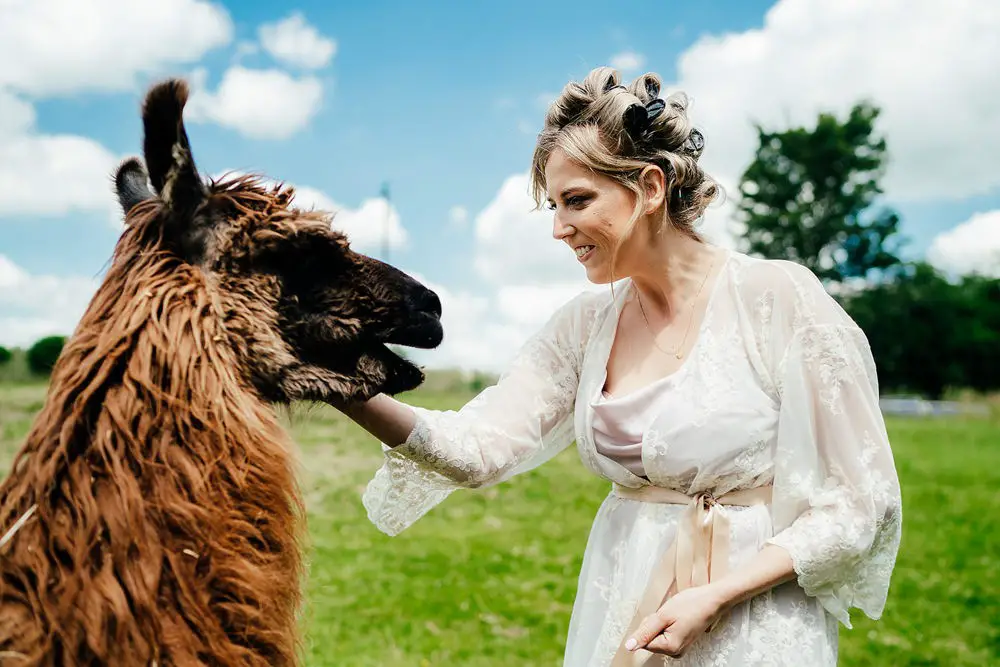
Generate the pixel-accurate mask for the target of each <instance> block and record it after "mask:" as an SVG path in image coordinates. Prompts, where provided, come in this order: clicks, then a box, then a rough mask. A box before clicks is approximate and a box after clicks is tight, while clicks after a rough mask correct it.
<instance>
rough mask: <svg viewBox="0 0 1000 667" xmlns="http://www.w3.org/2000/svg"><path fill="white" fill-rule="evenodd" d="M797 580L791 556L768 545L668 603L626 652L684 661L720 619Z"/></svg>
mask: <svg viewBox="0 0 1000 667" xmlns="http://www.w3.org/2000/svg"><path fill="white" fill-rule="evenodd" d="M793 579H795V570H794V568H793V567H792V558H791V556H790V555H789V553H788V552H787V551H785V550H784V549H783V548H781V547H779V546H775V545H767V546H765V547H764V548H763V549H761V550H760V551H759V552H757V554H756V555H755V556H754V557H753V558H752V559H750V561H749V562H747V563H746V564H745V565H743V566H742V567H740V568H739V569H738V570H736V571H734V572H730V573H729V574H727V575H726V576H725V577H723V578H721V579H719V580H717V581H713V582H711V583H709V584H707V585H705V586H697V587H695V588H688V589H686V590H684V591H681V592H680V593H678V594H677V595H675V596H673V597H672V598H670V599H669V600H667V601H666V602H665V603H663V606H662V607H660V608H659V610H657V612H656V613H655V614H652V615H650V616H647V617H646V618H645V619H643V621H642V623H641V624H640V625H639V629H638V630H636V631H635V633H633V634H632V637H631V639H630V641H629V643H628V644H626V648H628V649H629V650H636V649H639V648H645V649H646V650H647V651H651V652H653V653H662V654H663V655H668V656H670V657H673V658H677V657H680V656H681V655H683V654H684V652H685V651H686V650H687V647H688V646H690V645H691V644H692V643H693V642H694V640H695V639H697V638H698V637H700V636H701V635H702V634H703V633H704V632H705V630H706V629H707V628H708V627H709V626H710V625H711V624H712V623H713V622H714V621H715V619H717V618H718V617H719V616H721V615H722V614H724V613H725V612H727V611H728V610H730V609H731V608H733V607H734V606H736V605H737V604H739V603H740V602H743V601H744V600H749V599H750V598H752V597H754V596H755V595H759V594H760V593H763V592H765V591H767V590H770V589H771V588H774V587H775V586H777V585H779V584H783V583H785V582H786V581H791V580H793Z"/></svg>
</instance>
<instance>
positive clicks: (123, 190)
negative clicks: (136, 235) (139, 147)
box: [115, 157, 155, 216]
mask: <svg viewBox="0 0 1000 667" xmlns="http://www.w3.org/2000/svg"><path fill="white" fill-rule="evenodd" d="M148 178H149V177H148V176H147V174H146V168H145V167H143V166H142V162H140V161H139V158H134V157H130V158H128V159H127V160H125V161H124V162H122V163H121V164H120V165H119V166H118V169H117V171H115V194H116V195H117V196H118V203H119V204H120V205H121V207H122V213H124V214H125V215H126V216H127V215H128V212H129V211H131V210H132V207H134V206H135V205H136V204H138V203H139V202H143V201H146V200H147V199H152V198H153V197H154V196H155V195H154V194H153V193H152V192H150V191H149V186H148V185H146V181H147V180H148Z"/></svg>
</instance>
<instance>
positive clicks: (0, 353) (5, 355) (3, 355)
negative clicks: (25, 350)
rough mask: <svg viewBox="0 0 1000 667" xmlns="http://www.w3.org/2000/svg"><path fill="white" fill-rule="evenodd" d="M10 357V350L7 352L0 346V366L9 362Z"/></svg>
mask: <svg viewBox="0 0 1000 667" xmlns="http://www.w3.org/2000/svg"><path fill="white" fill-rule="evenodd" d="M12 356H13V355H12V354H11V352H10V350H8V349H7V348H5V347H4V346H2V345H0V366H2V365H4V364H6V363H7V362H8V361H10V358H11V357H12Z"/></svg>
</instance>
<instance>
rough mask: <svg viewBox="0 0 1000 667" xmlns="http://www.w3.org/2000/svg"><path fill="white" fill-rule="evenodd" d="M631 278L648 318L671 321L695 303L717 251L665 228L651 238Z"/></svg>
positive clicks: (712, 268) (636, 261) (642, 251)
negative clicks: (672, 317) (692, 302)
mask: <svg viewBox="0 0 1000 667" xmlns="http://www.w3.org/2000/svg"><path fill="white" fill-rule="evenodd" d="M642 246H643V249H642V250H641V251H640V252H639V253H638V254H637V255H636V256H635V261H634V263H633V267H631V268H632V271H631V272H630V273H631V275H630V277H631V278H632V282H633V283H634V284H635V286H636V289H637V290H638V292H639V298H640V299H642V305H643V309H644V311H645V312H646V314H647V315H648V316H650V317H656V318H657V319H659V318H661V317H670V316H672V315H673V314H674V313H676V312H677V311H678V310H680V309H681V308H682V307H683V306H684V305H685V304H687V303H688V302H689V301H690V300H692V299H694V298H695V297H696V296H697V294H698V293H699V292H700V291H701V290H702V288H703V286H704V285H705V283H706V282H707V279H708V277H709V274H710V273H711V272H712V271H713V270H714V267H715V264H717V263H718V254H719V249H718V248H716V247H715V246H712V245H710V244H708V243H705V242H702V241H699V240H697V239H695V238H692V237H691V236H689V235H687V234H684V233H682V232H679V231H677V230H675V229H673V228H668V229H666V230H664V231H663V232H662V233H660V234H656V235H651V236H650V237H649V238H648V239H646V242H645V243H643V244H642Z"/></svg>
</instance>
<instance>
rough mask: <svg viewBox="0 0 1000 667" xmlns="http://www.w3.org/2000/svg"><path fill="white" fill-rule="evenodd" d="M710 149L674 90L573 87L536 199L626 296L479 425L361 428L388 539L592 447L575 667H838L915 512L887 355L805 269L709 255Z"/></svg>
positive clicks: (389, 411) (371, 416) (548, 335)
mask: <svg viewBox="0 0 1000 667" xmlns="http://www.w3.org/2000/svg"><path fill="white" fill-rule="evenodd" d="M703 146H704V140H703V137H702V135H701V134H700V133H699V132H698V131H697V130H694V129H693V128H692V127H691V124H690V122H689V121H688V119H687V116H686V105H685V102H684V98H683V97H682V96H679V95H678V96H670V97H668V98H666V99H661V98H660V80H659V78H658V77H657V76H656V75H654V74H647V75H644V76H642V77H640V78H639V79H637V80H636V81H634V82H632V83H631V85H629V86H623V85H622V84H621V83H620V79H619V75H618V73H617V72H616V71H614V70H612V69H609V68H599V69H597V70H594V71H593V72H591V74H590V75H589V76H588V77H587V78H586V79H585V80H584V81H582V82H571V83H569V84H567V86H566V88H565V89H564V90H563V92H562V95H561V96H560V97H559V99H557V100H556V101H555V102H554V103H553V105H552V107H551V108H550V110H549V112H548V114H547V116H546V122H545V128H544V129H543V131H542V133H541V135H540V136H539V140H538V146H537V149H536V151H535V156H534V160H533V169H532V178H533V183H534V191H535V196H536V200H537V203H538V204H539V206H541V204H542V201H543V200H545V201H547V202H548V204H549V207H550V208H551V209H552V210H553V211H554V221H553V235H554V236H555V238H556V239H557V240H559V241H562V242H564V243H566V244H567V245H568V246H569V247H570V248H572V250H573V252H575V253H576V255H577V257H578V258H579V260H580V262H581V263H582V265H583V267H584V269H585V270H586V273H587V277H588V278H589V279H590V280H591V281H592V282H594V283H598V284H612V283H613V281H615V280H618V279H623V280H622V281H621V283H620V288H616V289H614V290H613V291H610V294H592V293H585V294H582V295H580V296H578V297H577V298H575V299H573V300H572V301H570V302H569V303H567V304H566V305H565V306H563V307H562V308H560V309H558V310H557V311H556V312H555V313H554V314H553V315H552V317H551V318H550V320H549V321H548V323H547V324H546V325H545V326H544V327H543V328H542V329H541V330H540V331H539V332H538V333H537V334H536V335H535V336H533V337H532V338H531V339H530V340H529V341H528V342H527V344H526V345H525V346H524V347H523V349H522V350H521V352H520V354H519V355H518V356H517V358H516V359H515V361H514V362H513V364H512V365H511V366H510V367H509V368H508V369H507V372H506V373H505V374H504V375H503V376H502V377H501V378H500V380H499V381H498V382H497V383H496V384H495V385H494V386H491V387H489V388H487V389H485V390H484V391H483V392H482V393H481V394H480V395H479V396H477V397H476V398H475V399H473V400H472V401H470V402H469V403H467V404H466V405H465V406H463V407H462V408H461V409H460V410H457V411H434V410H427V409H422V408H415V407H410V406H407V405H405V404H403V403H400V402H398V401H396V400H395V399H392V398H388V397H386V396H377V397H375V398H373V399H371V400H369V401H367V402H359V403H356V404H354V405H350V406H348V407H347V408H346V410H347V412H348V414H350V415H351V416H353V417H354V418H355V419H356V420H357V421H359V422H360V423H361V424H362V425H363V426H365V427H366V428H367V429H368V430H369V431H371V432H372V433H373V434H375V435H376V436H377V437H378V438H379V439H380V440H381V441H382V442H383V443H384V445H385V461H384V464H383V466H382V467H381V469H379V470H378V472H377V473H376V474H375V478H374V479H373V480H372V482H371V484H370V485H369V487H368V489H367V490H366V492H365V497H364V502H365V505H366V507H367V509H368V515H369V517H370V519H371V520H372V521H373V522H374V523H375V524H376V525H377V526H378V527H379V528H380V529H381V530H383V531H385V532H386V533H388V534H390V535H395V534H398V533H399V532H401V531H403V530H405V529H406V528H407V527H408V526H409V525H411V524H412V523H413V522H414V521H416V520H418V519H419V518H420V517H421V516H423V515H424V514H425V513H426V512H428V511H430V510H431V509H432V508H433V507H434V506H435V505H437V504H438V503H440V502H442V501H443V500H444V499H445V498H447V497H448V495H449V494H450V493H452V492H453V491H454V490H456V489H459V488H463V487H465V488H473V487H482V486H487V485H495V484H499V483H502V482H504V481H505V480H508V479H510V478H511V477H512V476H514V475H517V474H520V473H523V472H526V471H528V470H531V469H533V468H535V467H537V466H539V465H542V464H543V463H544V462H546V461H548V460H549V459H551V458H552V457H553V456H555V455H556V454H557V453H558V452H560V451H561V450H562V449H564V448H566V447H567V446H569V445H570V444H571V443H572V442H573V441H574V440H575V441H576V443H577V446H578V449H579V453H580V457H581V459H582V461H583V463H584V465H586V467H587V468H588V469H590V470H591V471H592V472H593V473H594V474H596V475H598V476H600V477H601V478H603V479H606V480H608V482H609V483H610V485H611V492H610V493H609V494H608V496H607V498H606V499H605V501H604V503H603V505H602V506H601V508H600V510H599V512H598V515H597V517H596V519H595V521H594V525H593V529H592V531H591V533H590V539H589V542H588V545H587V551H586V553H585V555H584V559H583V567H582V570H581V572H580V578H579V589H578V594H577V599H576V602H575V605H574V609H573V616H572V620H571V622H570V627H569V631H568V637H567V645H566V652H565V658H564V664H565V665H566V667H608V666H609V665H612V666H613V667H631V666H635V665H654V664H657V665H658V664H671V665H687V666H689V667H708V666H709V665H719V664H727V665H771V666H775V665H782V666H786V667H799V666H801V665H809V666H810V667H832V666H833V665H835V664H836V662H837V650H838V649H837V641H838V633H837V622H838V621H840V622H842V623H844V624H845V625H847V626H850V616H849V610H850V609H851V608H852V607H856V608H860V609H861V610H863V611H864V612H865V613H866V614H868V615H869V616H871V617H873V618H877V617H878V616H879V615H880V614H881V612H882V609H883V606H884V604H885V600H886V595H887V591H888V586H889V579H890V576H891V573H892V569H893V566H894V563H895V558H896V552H897V549H898V546H899V538H900V529H901V521H902V512H901V501H900V493H899V485H898V481H897V477H896V470H895V466H894V463H893V458H892V452H891V449H890V447H889V442H888V439H887V436H886V432H885V427H884V424H883V422H882V417H881V414H880V412H879V407H878V385H877V380H876V377H875V366H874V361H873V359H872V357H871V352H870V350H869V348H868V344H867V341H866V339H865V336H864V334H863V333H862V331H861V330H860V329H859V328H858V327H857V326H856V325H855V323H854V322H852V321H851V319H850V318H849V317H848V316H847V314H846V313H845V312H844V311H843V310H842V309H841V308H840V306H839V305H838V304H837V302H836V301H834V300H833V299H832V298H831V297H830V296H829V295H828V294H827V293H826V292H825V291H824V290H823V287H822V285H821V284H820V282H819V281H818V280H817V279H816V277H815V276H814V275H812V274H811V273H810V272H809V271H808V270H807V269H806V268H804V267H802V266H799V265H797V264H793V263H791V262H787V261H783V260H779V259H758V258H751V257H749V256H746V255H743V254H741V253H737V252H732V251H728V250H725V249H722V248H718V247H713V246H711V245H709V244H707V243H706V242H705V241H703V240H702V239H701V238H700V236H699V235H698V233H697V231H696V230H695V223H696V221H697V220H698V218H699V217H700V216H701V214H702V212H703V211H704V210H705V207H706V206H707V205H708V204H709V203H710V202H711V201H712V200H713V199H714V198H715V197H716V195H717V194H718V187H717V185H716V184H715V183H714V182H713V181H712V179H711V178H709V177H708V176H707V175H705V174H704V173H703V172H702V170H701V168H700V167H699V166H698V157H699V155H700V153H701V150H702V148H703ZM554 503H555V504H558V499H555V500H554ZM663 656H671V657H673V658H676V660H669V662H664V661H665V660H666V658H664V657H663Z"/></svg>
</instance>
